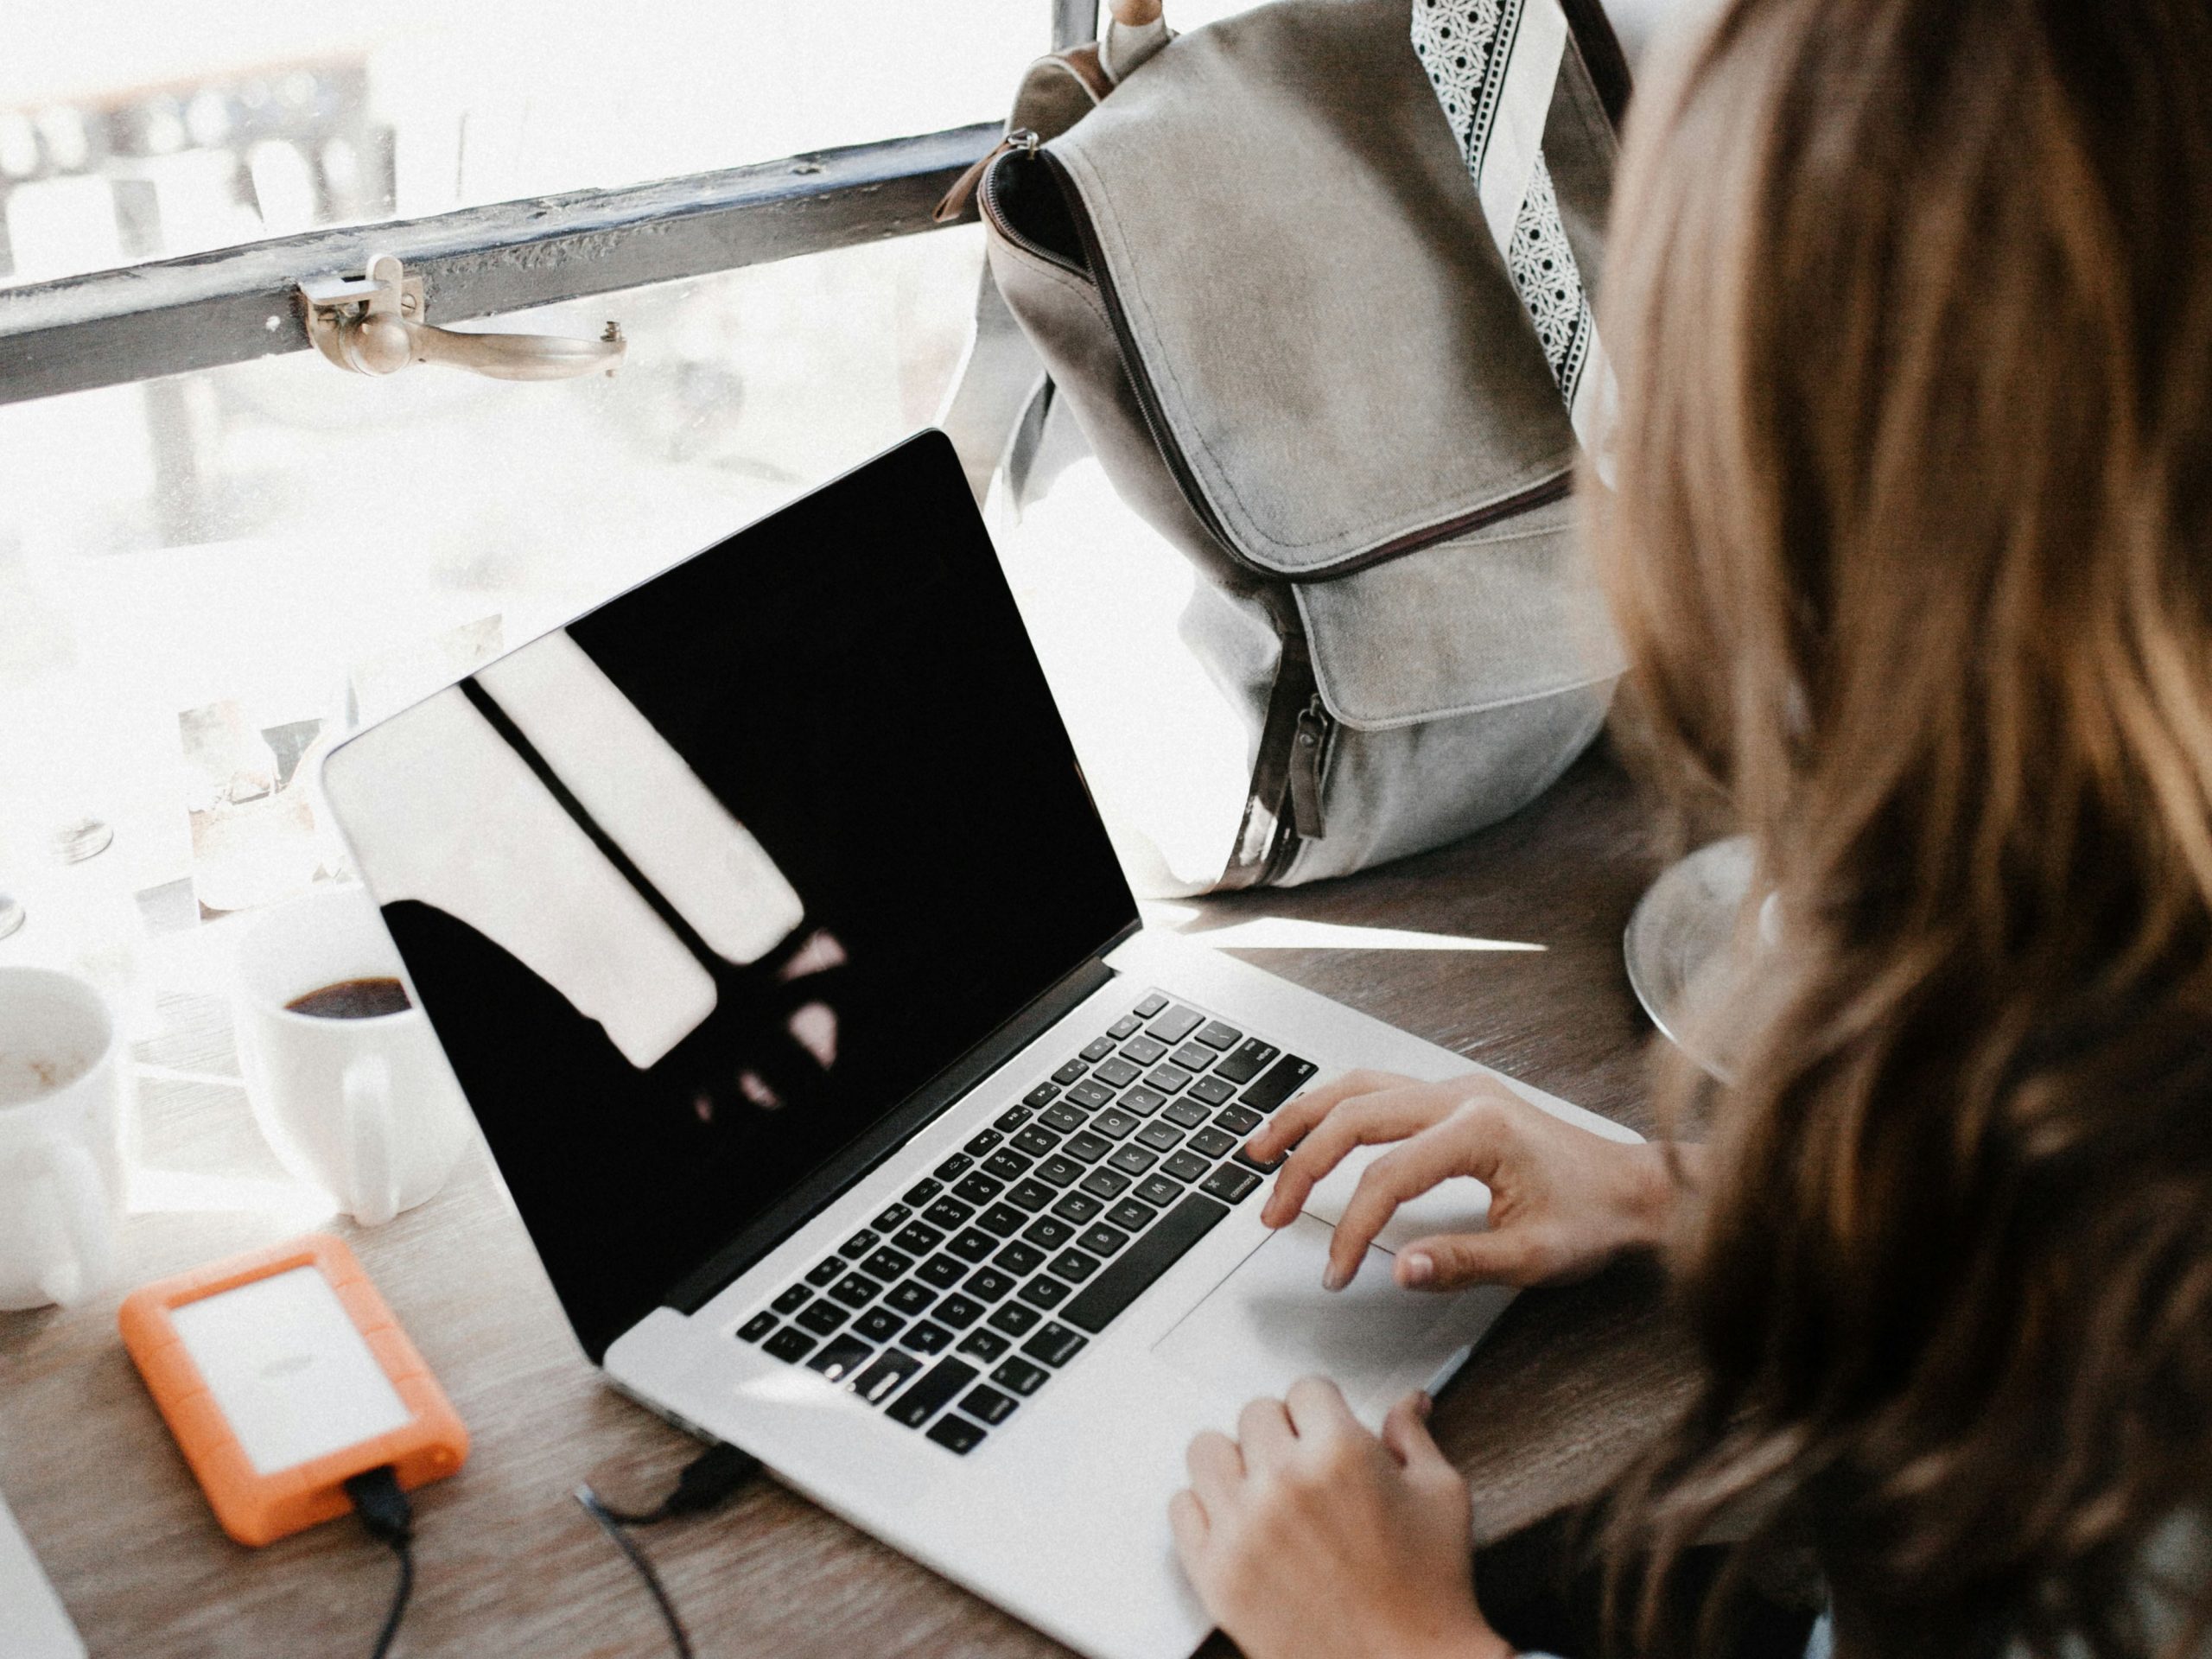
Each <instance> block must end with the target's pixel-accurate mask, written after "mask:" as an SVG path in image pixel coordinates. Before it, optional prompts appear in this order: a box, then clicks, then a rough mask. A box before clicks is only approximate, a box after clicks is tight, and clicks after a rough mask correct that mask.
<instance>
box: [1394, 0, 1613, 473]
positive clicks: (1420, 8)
mask: <svg viewBox="0 0 2212 1659" xmlns="http://www.w3.org/2000/svg"><path fill="white" fill-rule="evenodd" d="M1413 44H1414V53H1415V54H1417V55H1418V56H1419V57H1420V59H1421V67H1422V68H1424V69H1426V70H1427V72H1428V79H1429V84H1430V85H1431V86H1433V87H1435V89H1436V96H1437V99H1438V101H1439V102H1440V103H1441V104H1442V105H1443V106H1444V113H1445V115H1446V118H1448V119H1449V120H1450V121H1451V123H1452V136H1453V137H1456V138H1458V139H1459V150H1460V154H1461V155H1463V156H1465V157H1466V161H1467V171H1468V172H1469V173H1470V174H1471V175H1472V176H1473V178H1474V181H1475V191H1476V194H1477V196H1478V198H1479V200H1481V203H1482V210H1483V218H1484V220H1485V221H1486V222H1487V223H1488V224H1489V226H1490V230H1491V236H1493V237H1494V238H1497V245H1498V251H1500V252H1501V253H1502V254H1503V256H1504V258H1505V268H1506V270H1507V272H1508V273H1509V274H1510V276H1511V277H1512V278H1513V286H1514V289H1515V290H1516V292H1517V293H1519V295H1520V296H1521V303H1522V305H1524V306H1525V307H1527V308H1528V312H1529V321H1531V322H1532V323H1533V324H1534V325H1535V330H1536V338H1537V339H1538V340H1540V341H1541V342H1542V345H1543V348H1544V357H1545V359H1546V361H1548V363H1549V364H1550V365H1551V371H1552V378H1553V379H1554V381H1556V382H1557V383H1558V385H1559V389H1560V396H1561V397H1564V398H1565V399H1566V400H1567V412H1568V414H1569V416H1571V418H1572V419H1573V423H1574V435H1575V436H1576V438H1577V439H1579V440H1580V442H1581V444H1582V447H1583V448H1585V449H1587V450H1589V451H1590V452H1591V454H1592V456H1593V457H1594V458H1595V460H1596V461H1597V462H1598V468H1599V475H1600V476H1601V477H1608V478H1609V477H1610V474H1611V468H1610V467H1609V466H1608V465H1607V461H1608V459H1609V457H1608V444H1607V442H1606V440H1607V439H1608V438H1609V436H1610V434H1611V422H1612V410H1613V404H1614V401H1615V396H1616V394H1615V391H1614V384H1613V371H1612V365H1611V363H1610V362H1609V361H1608V360H1607V359H1606V356H1605V344H1604V342H1603V341H1602V340H1599V337H1598V322H1597V318H1596V317H1595V316H1594V315H1592V311H1591V308H1590V296H1589V294H1588V292H1587V291H1586V289H1584V287H1583V284H1582V272H1581V270H1580V267H1579V266H1578V265H1577V264H1575V259H1574V250H1573V247H1572V246H1570V245H1569V244H1568V242H1567V227H1566V226H1565V225H1564V224H1563V223H1562V222H1561V221H1560V212H1559V198H1558V196H1557V194H1555V193H1554V190H1553V188H1552V176H1551V170H1550V168H1548V167H1546V166H1545V165H1544V156H1543V133H1544V121H1545V118H1546V117H1547V116H1548V114H1549V113H1550V111H1551V103H1552V94H1553V92H1554V89H1555V88H1556V87H1557V86H1558V85H1559V71H1560V61H1561V60H1562V59H1563V58H1564V57H1565V55H1566V52H1567V16H1566V14H1565V13H1564V12H1562V11H1561V10H1560V6H1559V0H1414V21H1413Z"/></svg>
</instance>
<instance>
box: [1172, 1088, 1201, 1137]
mask: <svg viewBox="0 0 2212 1659" xmlns="http://www.w3.org/2000/svg"><path fill="white" fill-rule="evenodd" d="M1209 1109H1210V1108H1209V1107H1208V1106H1207V1105H1206V1103H1205V1102H1204V1101H1203V1100H1192V1098H1191V1097H1190V1096H1188V1095H1185V1096H1183V1098H1182V1099H1180V1100H1171V1101H1169V1102H1168V1103H1167V1109H1166V1110H1165V1111H1163V1112H1161V1113H1160V1116H1161V1117H1162V1118H1164V1119H1165V1120H1166V1122H1170V1123H1173V1124H1174V1125H1175V1126H1176V1127H1177V1128H1185V1129H1195V1128H1198V1125H1199V1124H1201V1123H1203V1122H1205V1121H1206V1113H1207V1111H1208V1110H1209ZM1179 1138H1180V1137H1178V1139H1179Z"/></svg>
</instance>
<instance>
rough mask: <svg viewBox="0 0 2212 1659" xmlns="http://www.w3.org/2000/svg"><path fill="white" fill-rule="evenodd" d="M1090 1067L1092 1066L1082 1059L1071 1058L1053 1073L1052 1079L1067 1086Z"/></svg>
mask: <svg viewBox="0 0 2212 1659" xmlns="http://www.w3.org/2000/svg"><path fill="white" fill-rule="evenodd" d="M1089 1069H1090V1068H1089V1067H1088V1066H1086V1065H1084V1063H1083V1062H1082V1061H1081V1060H1070V1061H1069V1062H1068V1063H1067V1064H1066V1065H1064V1066H1062V1067H1061V1068H1060V1069H1059V1070H1058V1071H1055V1072H1053V1073H1052V1081H1053V1082H1054V1083H1057V1084H1060V1085H1061V1086H1062V1087H1063V1088H1065V1086H1066V1085H1068V1084H1071V1083H1073V1082H1074V1081H1075V1080H1076V1079H1077V1077H1081V1076H1082V1075H1083V1074H1084V1072H1085V1071H1088V1070H1089Z"/></svg>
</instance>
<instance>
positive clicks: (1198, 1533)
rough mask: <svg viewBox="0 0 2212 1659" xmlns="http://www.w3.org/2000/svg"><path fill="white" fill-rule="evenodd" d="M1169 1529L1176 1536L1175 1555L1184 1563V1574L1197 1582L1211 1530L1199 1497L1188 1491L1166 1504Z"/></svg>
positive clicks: (1182, 1492)
mask: <svg viewBox="0 0 2212 1659" xmlns="http://www.w3.org/2000/svg"><path fill="white" fill-rule="evenodd" d="M1167 1525H1168V1528H1169V1529H1170V1530H1172V1531H1173V1533H1174V1535H1175V1554H1177V1555H1178V1556H1179V1557H1180V1558H1181V1560H1182V1562H1183V1570H1184V1571H1185V1573H1189V1574H1190V1575H1191V1577H1192V1580H1196V1579H1197V1578H1198V1563H1199V1561H1200V1560H1201V1559H1202V1558H1203V1557H1204V1556H1205V1548H1206V1537H1207V1535H1208V1534H1209V1533H1210V1532H1211V1530H1212V1529H1211V1527H1210V1526H1209V1525H1208V1523H1207V1521H1206V1512H1205V1505H1204V1504H1202V1503H1199V1502H1198V1497H1197V1494H1195V1493H1193V1492H1192V1491H1190V1490H1189V1489H1188V1488H1185V1490H1184V1491H1179V1492H1178V1493H1176V1494H1175V1496H1174V1497H1171V1498H1169V1499H1168V1500H1167Z"/></svg>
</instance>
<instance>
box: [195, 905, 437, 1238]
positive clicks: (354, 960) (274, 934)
mask: <svg viewBox="0 0 2212 1659" xmlns="http://www.w3.org/2000/svg"><path fill="white" fill-rule="evenodd" d="M376 981H385V982H392V981H396V982H398V984H399V985H400V986H401V987H402V988H404V989H405V994H406V1006H404V1007H399V1008H397V1010H396V1011H394V1012H389V1013H372V1014H359V1013H358V1012H356V1013H353V1014H315V1013H308V1012H302V1010H301V1009H300V1008H298V1007H294V1006H293V1005H294V1004H296V1003H298V1002H299V1001H301V1000H302V998H308V997H311V996H313V995H314V994H315V993H317V992H324V993H331V992H332V990H333V988H334V987H344V986H359V985H360V984H361V982H376ZM232 983H233V995H232V1010H233V1014H234V1017H235V1020H236V1025H237V1031H238V1058H239V1061H240V1064H241V1065H242V1066H243V1068H244V1070H245V1083H246V1094H247V1097H248V1099H249V1100H250V1101H251V1103H252V1107H253V1115H254V1121H255V1122H257V1123H258V1124H259V1125H260V1126H261V1132H262V1134H263V1135H264V1136H265V1137H266V1138H267V1140H268V1141H269V1144H270V1147H272V1148H273V1149H274V1150H275V1152H276V1154H277V1158H278V1159H279V1160H281V1161H282V1162H283V1165H284V1166H285V1168H287V1169H288V1170H289V1171H290V1172H291V1173H293V1174H294V1175H295V1176H296V1177H297V1178H298V1179H302V1180H303V1181H307V1182H308V1183H309V1184H311V1185H315V1186H319V1187H321V1188H322V1189H323V1190H324V1191H325V1192H328V1193H330V1194H331V1195H332V1196H333V1197H334V1198H336V1199H337V1200H338V1204H339V1206H340V1208H341V1209H343V1210H345V1211H346V1213H348V1214H349V1215H351V1216H352V1217H353V1218H354V1219H355V1220H356V1221H359V1222H360V1223H361V1224H364V1225H365V1226H372V1227H373V1226H378V1225H381V1224H383V1223H385V1222H387V1221H389V1220H391V1218H392V1217H394V1216H396V1215H397V1214H398V1213H399V1212H400V1211H403V1210H407V1209H411V1208H413V1207H414V1206H415V1205H418V1204H420V1203H422V1202H423V1200H424V1199H426V1198H429V1197H430V1196H431V1195H432V1194H433V1193H435V1192H437V1190H438V1189H439V1188H440V1187H441V1186H442V1185H444V1184H445V1180H446V1177H447V1176H448V1174H450V1173H452V1171H453V1166H454V1163H455V1162H456V1161H457V1160H459V1158H460V1156H461V1149H462V1147H465V1146H466V1145H467V1140H468V1133H469V1124H470V1119H469V1116H468V1109H467V1104H466V1103H465V1102H464V1100H463V1098H462V1096H461V1087H460V1085H459V1084H457V1083H455V1082H454V1076H453V1071H452V1068H451V1067H449V1066H448V1065H447V1064H446V1058H445V1051H444V1050H443V1049H442V1048H441V1047H439V1046H438V1039H437V1036H436V1033H434V1032H433V1031H432V1030H431V1029H430V1022H429V1019H428V1017H427V1016H425V1015H424V1014H423V1010H422V1009H421V1007H418V1006H416V1004H415V1001H414V995H413V991H412V988H411V987H408V986H407V982H406V970H405V969H404V967H403V966H402V964H401V963H400V960H399V957H398V953H397V951H396V950H393V948H392V944H391V936H390V935H389V934H388V933H386V932H385V927H384V924H383V922H382V920H381V919H380V918H378V914H377V910H376V906H375V904H374V903H373V901H372V900H371V899H370V898H369V897H368V895H367V894H366V893H362V892H361V891H360V890H359V889H358V888H338V889H333V890H331V891H328V892H325V893H315V894H314V895H312V896H310V897H308V898H305V899H295V900H294V901H292V902H291V903H289V904H286V905H283V906H279V907H278V908H277V909H275V910H273V911H271V912H270V913H269V914H268V915H266V916H264V917H263V918H261V919H260V920H258V921H257V922H256V923H255V924H254V925H253V926H252V928H251V931H249V932H247V933H246V935H245V938H243V939H242V940H241V941H240V943H239V946H238V963H237V969H236V974H235V977H234V979H233V982H232ZM348 1000H349V999H347V998H346V997H345V996H343V995H327V996H326V997H325V998H323V999H321V1001H322V1003H323V1005H324V1006H329V1005H330V1004H331V1003H333V1002H340V1003H342V1002H345V1001H348ZM350 1000H351V1001H353V1002H354V1004H355V1006H356V1007H358V1006H359V1001H360V998H359V997H355V998H353V999H350Z"/></svg>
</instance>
